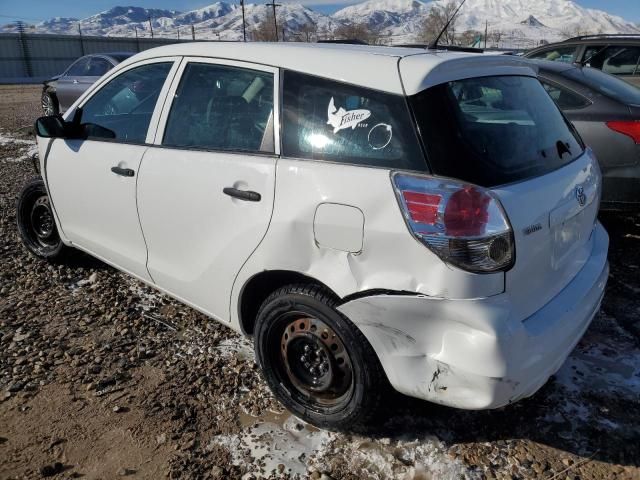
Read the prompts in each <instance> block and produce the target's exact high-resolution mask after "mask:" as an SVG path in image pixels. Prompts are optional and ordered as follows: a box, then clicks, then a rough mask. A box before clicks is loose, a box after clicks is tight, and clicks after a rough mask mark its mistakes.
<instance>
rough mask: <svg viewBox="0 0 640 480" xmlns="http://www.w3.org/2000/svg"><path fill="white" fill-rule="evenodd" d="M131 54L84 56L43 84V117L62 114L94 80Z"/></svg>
mask: <svg viewBox="0 0 640 480" xmlns="http://www.w3.org/2000/svg"><path fill="white" fill-rule="evenodd" d="M131 55H133V53H129V52H118V53H99V54H91V55H85V56H84V57H80V58H79V59H78V60H76V61H75V62H73V63H72V64H71V65H70V66H69V67H68V68H67V69H66V70H65V71H64V73H62V74H61V75H58V76H56V77H53V78H51V79H50V80H47V81H46V82H44V87H43V89H42V111H43V112H44V114H45V115H55V114H57V113H62V112H64V111H65V110H66V109H67V108H69V107H70V106H71V105H72V104H73V102H75V101H76V100H77V99H78V98H79V97H80V95H82V94H83V93H84V91H85V90H87V89H88V88H89V87H90V86H91V85H92V84H93V83H94V82H95V81H96V80H98V79H99V78H100V77H101V76H102V75H104V74H105V73H107V72H108V71H109V70H111V69H112V68H113V67H115V66H116V65H118V64H119V63H120V62H123V61H124V60H126V59H127V58H129V57H130V56H131Z"/></svg>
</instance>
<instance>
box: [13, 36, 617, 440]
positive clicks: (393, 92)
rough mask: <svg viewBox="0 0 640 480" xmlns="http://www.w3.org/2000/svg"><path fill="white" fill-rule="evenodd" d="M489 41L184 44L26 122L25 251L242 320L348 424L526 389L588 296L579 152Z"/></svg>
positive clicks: (582, 318)
mask: <svg viewBox="0 0 640 480" xmlns="http://www.w3.org/2000/svg"><path fill="white" fill-rule="evenodd" d="M533 68H535V67H531V66H530V65H528V64H527V63H525V62H524V61H522V60H520V59H518V58H514V57H509V56H486V55H473V54H464V53H446V52H442V51H427V50H416V49H402V48H390V47H365V46H352V45H308V44H307V45H305V44H259V43H249V44H242V43H191V44H180V45H172V46H166V47H161V48H156V49H153V50H148V51H146V52H144V53H140V54H138V55H136V56H134V57H132V58H130V59H129V60H127V61H125V62H123V63H121V64H120V65H119V66H118V67H116V68H114V69H113V70H112V71H111V72H109V73H108V74H107V75H106V76H104V77H103V78H101V79H100V80H99V81H98V82H97V83H96V84H95V85H94V86H93V87H92V88H90V89H89V90H88V91H87V92H86V93H85V94H84V95H83V96H82V97H81V98H80V99H79V100H78V101H77V102H76V103H75V104H74V105H73V107H72V108H71V109H70V110H69V112H68V113H67V114H66V116H65V117H64V119H63V118H62V117H59V116H57V117H43V118H41V119H40V120H38V122H37V123H36V129H37V135H38V148H39V158H40V172H41V177H42V178H41V179H38V180H35V181H33V182H31V183H30V184H28V185H27V186H26V187H25V188H24V190H23V192H22V194H21V196H20V198H19V201H18V223H19V230H20V233H21V237H22V239H23V241H24V243H25V244H26V246H27V248H29V250H30V251H31V252H32V253H34V254H35V255H37V256H40V257H43V258H48V259H53V258H56V257H59V256H61V255H62V254H64V253H65V251H67V250H68V249H69V248H68V247H75V248H78V249H80V250H84V251H85V252H88V253H90V254H91V255H93V256H95V257H97V258H99V259H101V260H103V261H105V262H107V263H109V264H111V265H113V266H115V267H116V268H118V269H120V270H122V271H124V272H126V273H129V274H130V275H133V276H134V277H136V278H138V279H140V280H141V281H143V282H145V283H147V284H149V285H152V286H154V287H156V288H158V289H159V290H161V291H163V292H166V293H167V294H169V295H171V296H173V297H175V298H177V299H179V300H180V301H182V302H184V303H185V304H187V305H190V306H192V307H193V308H196V309H197V310H199V311H201V312H203V313H205V314H206V315H208V316H210V317H211V318H214V319H216V320H218V321H220V322H222V323H224V324H226V325H228V326H229V327H231V328H233V329H235V330H237V331H239V332H243V333H244V334H247V335H251V336H252V337H253V339H254V343H255V352H256V357H257V362H258V364H259V365H260V367H261V368H262V371H263V373H264V378H265V380H266V381H267V383H268V384H269V386H270V387H271V389H272V390H273V392H274V394H275V396H276V397H277V398H278V399H279V400H280V401H281V402H282V403H283V404H284V405H285V406H286V407H288V408H289V409H290V410H291V411H292V412H294V413H295V414H296V415H298V416H300V417H302V418H304V419H305V420H308V421H309V422H311V423H314V424H316V425H320V426H324V427H332V428H348V427H350V426H355V425H357V424H361V423H363V422H366V421H367V420H369V419H370V418H372V415H373V413H374V412H375V411H376V410H378V408H377V407H379V406H380V404H381V402H382V401H383V395H384V392H385V387H386V386H387V385H389V384H390V385H391V386H392V387H393V388H395V389H396V390H398V391H399V392H402V393H404V394H406V395H410V396H413V397H418V398H422V399H425V400H429V401H432V402H436V403H440V404H444V405H449V406H453V407H457V408H464V409H487V408H496V407H501V406H503V405H507V404H509V403H512V402H515V401H517V400H518V399H521V398H524V397H527V396H530V395H532V394H533V393H534V392H536V390H538V389H539V388H540V387H541V386H542V385H543V384H544V383H545V382H546V381H547V379H548V378H549V377H550V376H551V375H552V374H553V373H554V372H556V371H557V370H558V368H560V365H561V364H562V363H563V362H564V360H565V358H566V357H567V355H568V354H569V353H570V352H571V350H572V349H573V348H574V346H575V345H576V343H577V342H578V341H579V339H580V337H581V336H582V334H583V333H584V331H585V330H586V329H587V327H588V325H589V323H590V321H591V319H592V318H593V316H594V315H595V313H596V312H597V311H598V308H599V305H600V302H601V300H602V296H603V292H604V289H605V284H606V281H607V275H608V263H607V249H608V241H609V240H608V236H607V233H606V232H605V230H604V229H603V228H602V226H601V225H600V223H598V221H597V213H598V206H599V202H600V182H601V178H600V170H599V168H598V163H597V161H596V159H595V158H594V156H593V154H592V153H591V152H590V151H589V150H588V149H587V148H586V147H585V145H584V144H583V143H582V140H581V139H580V137H579V136H578V135H577V133H576V131H575V129H574V128H573V127H572V126H571V125H570V124H569V123H568V122H567V121H566V119H565V118H564V117H563V116H562V114H561V113H560V111H559V110H558V108H557V107H556V106H555V104H554V103H553V101H552V100H551V98H550V97H549V95H548V94H547V93H546V92H545V90H544V88H543V87H542V86H541V84H540V83H539V82H538V80H537V78H536V72H535V71H534V69H533Z"/></svg>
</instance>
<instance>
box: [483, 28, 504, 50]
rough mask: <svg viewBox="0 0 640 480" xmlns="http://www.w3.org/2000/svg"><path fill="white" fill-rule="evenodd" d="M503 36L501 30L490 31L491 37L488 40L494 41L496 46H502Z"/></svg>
mask: <svg viewBox="0 0 640 480" xmlns="http://www.w3.org/2000/svg"><path fill="white" fill-rule="evenodd" d="M503 36H504V34H503V33H502V32H501V31H500V30H494V31H493V32H491V33H489V38H488V39H487V40H489V41H490V42H491V43H493V46H494V47H497V48H500V40H502V37H503Z"/></svg>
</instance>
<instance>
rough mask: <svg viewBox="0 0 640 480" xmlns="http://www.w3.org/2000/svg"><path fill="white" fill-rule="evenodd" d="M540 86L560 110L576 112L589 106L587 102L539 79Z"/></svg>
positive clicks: (574, 94) (567, 90)
mask: <svg viewBox="0 0 640 480" xmlns="http://www.w3.org/2000/svg"><path fill="white" fill-rule="evenodd" d="M540 82H541V83H542V86H543V87H544V89H545V90H546V91H547V93H548V94H549V96H550V97H551V98H553V101H554V102H556V105H558V107H560V109H561V110H576V109H578V108H584V107H587V106H589V105H590V104H591V102H589V100H587V99H586V98H584V97H582V96H580V95H578V94H577V93H575V92H572V91H571V90H569V89H568V88H564V87H561V86H560V85H558V84H556V83H552V82H549V81H547V80H543V79H540Z"/></svg>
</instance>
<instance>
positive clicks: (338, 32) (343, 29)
mask: <svg viewBox="0 0 640 480" xmlns="http://www.w3.org/2000/svg"><path fill="white" fill-rule="evenodd" d="M333 36H334V38H336V39H337V40H362V41H363V42H367V43H368V44H369V45H376V44H379V43H380V40H381V35H380V32H379V31H378V30H375V29H373V28H371V27H369V25H367V24H366V23H346V24H343V25H340V26H338V27H337V28H336V29H335V30H334V31H333Z"/></svg>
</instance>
